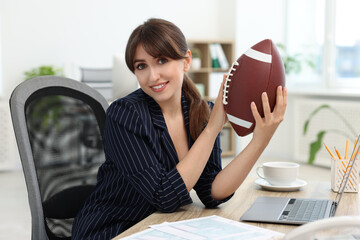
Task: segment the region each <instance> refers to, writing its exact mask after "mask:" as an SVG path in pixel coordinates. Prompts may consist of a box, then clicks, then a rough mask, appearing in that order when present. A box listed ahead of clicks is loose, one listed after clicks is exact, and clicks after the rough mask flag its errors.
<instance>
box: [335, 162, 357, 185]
mask: <svg viewBox="0 0 360 240" xmlns="http://www.w3.org/2000/svg"><path fill="white" fill-rule="evenodd" d="M348 163H349V160H348V159H340V160H339V159H337V160H334V159H331V189H332V190H333V191H334V192H338V191H339V188H340V184H341V182H342V179H343V177H344V174H345V171H346V167H347V165H348ZM359 166H360V165H359V159H356V160H355V161H354V167H353V168H352V170H351V173H350V176H349V180H348V182H347V184H346V187H345V190H344V192H359Z"/></svg>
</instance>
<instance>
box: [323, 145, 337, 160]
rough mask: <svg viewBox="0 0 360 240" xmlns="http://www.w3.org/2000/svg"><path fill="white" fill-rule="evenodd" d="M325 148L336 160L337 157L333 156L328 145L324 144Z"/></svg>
mask: <svg viewBox="0 0 360 240" xmlns="http://www.w3.org/2000/svg"><path fill="white" fill-rule="evenodd" d="M324 146H325V147H326V150H327V151H328V152H329V153H330V155H331V157H332V158H333V159H334V160H336V157H335V156H334V154H332V152H331V151H330V149H329V148H328V146H326V144H325V143H324Z"/></svg>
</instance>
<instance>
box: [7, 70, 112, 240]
mask: <svg viewBox="0 0 360 240" xmlns="http://www.w3.org/2000/svg"><path fill="white" fill-rule="evenodd" d="M107 107H108V103H107V101H106V100H105V98H104V97H103V96H102V95H100V94H99V93H98V92H97V91H95V90H94V89H92V88H91V87H89V86H87V85H85V84H83V83H80V82H77V81H75V80H71V79H67V78H63V77H56V76H45V77H37V78H33V79H30V80H27V81H25V82H23V83H21V84H20V85H19V86H18V87H16V88H15V90H14V91H13V93H12V95H11V97H10V110H11V117H12V121H13V126H14V131H15V136H16V140H17V144H18V149H19V153H20V158H21V162H22V166H23V170H24V175H25V181H26V184H27V190H28V196H29V204H30V210H31V216H32V239H70V238H71V229H72V223H73V220H74V217H75V216H76V214H77V212H78V211H79V210H80V208H81V207H82V205H83V203H84V201H85V200H86V198H87V197H88V196H89V194H90V193H91V191H92V190H93V188H94V186H95V184H96V176H97V171H98V168H99V166H100V164H101V163H103V162H104V159H105V156H104V151H103V142H102V137H103V130H104V126H105V111H106V109H107Z"/></svg>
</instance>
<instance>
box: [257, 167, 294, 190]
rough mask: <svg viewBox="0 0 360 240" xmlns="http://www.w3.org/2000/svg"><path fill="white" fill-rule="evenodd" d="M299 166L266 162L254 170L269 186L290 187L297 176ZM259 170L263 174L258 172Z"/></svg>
mask: <svg viewBox="0 0 360 240" xmlns="http://www.w3.org/2000/svg"><path fill="white" fill-rule="evenodd" d="M299 166H300V165H299V164H297V163H294V162H266V163H263V164H262V166H260V167H258V168H257V169H256V173H257V175H258V176H259V177H260V178H262V179H265V180H266V181H267V182H268V183H270V184H271V185H274V186H290V185H291V184H293V183H294V182H295V181H296V179H297V177H298V175H299ZM261 169H262V171H263V174H261V172H260V170H261Z"/></svg>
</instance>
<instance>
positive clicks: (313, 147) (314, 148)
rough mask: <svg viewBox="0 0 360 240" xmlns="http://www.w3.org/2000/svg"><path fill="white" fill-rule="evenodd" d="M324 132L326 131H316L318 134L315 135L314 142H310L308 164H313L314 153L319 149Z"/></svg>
mask: <svg viewBox="0 0 360 240" xmlns="http://www.w3.org/2000/svg"><path fill="white" fill-rule="evenodd" d="M325 133H326V131H320V132H318V134H317V136H316V140H315V141H314V142H311V143H310V155H309V160H308V164H313V163H314V161H315V157H316V154H317V153H318V152H319V150H320V149H321V146H322V142H323V138H324V135H325Z"/></svg>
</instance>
